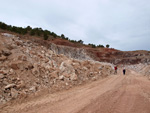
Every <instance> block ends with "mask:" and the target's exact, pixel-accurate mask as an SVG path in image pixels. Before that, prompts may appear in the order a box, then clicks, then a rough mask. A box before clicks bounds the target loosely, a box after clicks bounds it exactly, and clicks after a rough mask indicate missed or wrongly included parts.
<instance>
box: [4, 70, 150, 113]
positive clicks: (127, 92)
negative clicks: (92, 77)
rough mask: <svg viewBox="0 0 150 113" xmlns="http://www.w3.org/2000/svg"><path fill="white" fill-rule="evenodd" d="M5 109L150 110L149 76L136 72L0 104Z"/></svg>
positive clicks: (40, 112) (42, 112)
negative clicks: (21, 101)
mask: <svg viewBox="0 0 150 113" xmlns="http://www.w3.org/2000/svg"><path fill="white" fill-rule="evenodd" d="M1 112H2V113H150V80H148V79H147V78H146V77H142V76H139V75H137V74H136V73H134V72H131V73H130V74H128V75H126V76H123V75H122V74H120V75H119V74H118V75H111V76H109V77H107V78H105V79H102V80H98V81H95V82H92V83H90V84H86V85H84V86H79V87H76V88H73V89H71V90H68V91H63V92H59V93H56V94H46V95H44V96H42V97H39V98H36V99H31V100H29V101H27V102H24V103H21V104H17V103H16V104H14V105H10V106H7V107H4V108H1Z"/></svg>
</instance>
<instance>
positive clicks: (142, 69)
mask: <svg viewBox="0 0 150 113" xmlns="http://www.w3.org/2000/svg"><path fill="white" fill-rule="evenodd" d="M126 68H127V69H131V70H134V71H136V72H138V73H140V74H141V75H144V76H147V77H148V78H149V79H150V65H149V64H147V63H145V64H142V63H139V64H135V65H126Z"/></svg>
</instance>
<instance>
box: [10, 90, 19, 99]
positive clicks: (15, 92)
mask: <svg viewBox="0 0 150 113" xmlns="http://www.w3.org/2000/svg"><path fill="white" fill-rule="evenodd" d="M11 96H12V98H17V96H18V91H17V90H16V89H14V88H11Z"/></svg>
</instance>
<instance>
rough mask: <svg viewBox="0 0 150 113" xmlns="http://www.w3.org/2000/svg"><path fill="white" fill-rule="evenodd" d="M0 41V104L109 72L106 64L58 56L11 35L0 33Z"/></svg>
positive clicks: (57, 88) (89, 79)
mask: <svg viewBox="0 0 150 113" xmlns="http://www.w3.org/2000/svg"><path fill="white" fill-rule="evenodd" d="M0 40H1V41H0V87H1V88H0V104H4V103H6V102H8V101H10V100H12V99H17V98H26V96H28V95H30V94H32V93H36V92H39V91H42V90H44V89H47V90H48V91H49V92H50V93H53V92H56V91H59V90H63V89H69V88H72V87H73V86H77V85H81V84H84V83H86V82H88V81H94V80H97V79H99V78H104V77H106V76H108V75H110V73H112V72H113V70H112V66H111V65H110V64H104V63H99V62H94V61H90V60H76V59H72V58H69V57H66V56H64V55H62V54H59V55H58V54H56V53H57V52H56V51H52V50H50V49H47V48H46V47H44V46H41V45H39V43H35V42H33V41H31V40H26V39H22V38H20V37H17V36H15V35H12V34H8V33H1V34H0ZM66 52H67V51H66Z"/></svg>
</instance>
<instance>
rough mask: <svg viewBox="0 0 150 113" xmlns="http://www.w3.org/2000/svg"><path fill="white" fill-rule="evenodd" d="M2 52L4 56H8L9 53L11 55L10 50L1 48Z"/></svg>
mask: <svg viewBox="0 0 150 113" xmlns="http://www.w3.org/2000/svg"><path fill="white" fill-rule="evenodd" d="M2 54H3V55H4V56H9V55H11V54H12V53H11V52H10V50H7V49H4V50H2Z"/></svg>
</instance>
